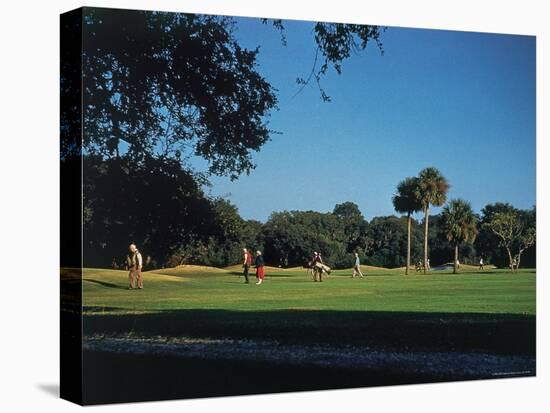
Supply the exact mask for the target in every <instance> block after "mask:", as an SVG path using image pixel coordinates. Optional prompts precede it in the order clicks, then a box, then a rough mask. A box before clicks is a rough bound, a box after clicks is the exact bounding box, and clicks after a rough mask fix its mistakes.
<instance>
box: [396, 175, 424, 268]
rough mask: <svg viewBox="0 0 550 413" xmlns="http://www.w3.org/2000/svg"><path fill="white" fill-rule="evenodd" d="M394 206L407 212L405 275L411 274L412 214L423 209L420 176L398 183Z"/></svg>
mask: <svg viewBox="0 0 550 413" xmlns="http://www.w3.org/2000/svg"><path fill="white" fill-rule="evenodd" d="M392 201H393V207H394V208H395V210H396V211H397V212H399V213H401V214H405V213H406V214H407V266H406V267H405V275H408V274H409V267H410V266H411V222H412V217H411V215H412V214H413V213H415V212H418V211H420V210H422V204H421V203H420V199H419V198H418V178H417V177H414V176H413V177H409V178H405V179H404V180H402V181H401V182H399V184H398V185H397V193H396V194H395V195H394V196H393V198H392Z"/></svg>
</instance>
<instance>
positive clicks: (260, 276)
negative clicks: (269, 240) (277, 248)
mask: <svg viewBox="0 0 550 413" xmlns="http://www.w3.org/2000/svg"><path fill="white" fill-rule="evenodd" d="M254 264H255V266H256V279H257V280H258V281H257V282H256V285H260V284H261V283H262V282H263V281H264V277H265V269H264V257H262V252H261V251H256V261H255V263H254Z"/></svg>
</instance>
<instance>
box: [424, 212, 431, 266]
mask: <svg viewBox="0 0 550 413" xmlns="http://www.w3.org/2000/svg"><path fill="white" fill-rule="evenodd" d="M429 210H430V207H429V206H427V207H426V208H425V209H424V214H425V218H424V274H426V273H427V272H428V217H429Z"/></svg>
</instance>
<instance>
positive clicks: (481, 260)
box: [479, 257, 483, 270]
mask: <svg viewBox="0 0 550 413" xmlns="http://www.w3.org/2000/svg"><path fill="white" fill-rule="evenodd" d="M479 269H480V270H482V269H483V258H482V257H480V258H479Z"/></svg>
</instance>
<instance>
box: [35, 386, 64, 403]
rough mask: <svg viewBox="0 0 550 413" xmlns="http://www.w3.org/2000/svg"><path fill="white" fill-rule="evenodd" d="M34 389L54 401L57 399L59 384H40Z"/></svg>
mask: <svg viewBox="0 0 550 413" xmlns="http://www.w3.org/2000/svg"><path fill="white" fill-rule="evenodd" d="M36 387H38V388H39V389H40V390H42V391H43V392H44V393H46V394H48V395H50V396H52V397H55V398H56V399H57V398H59V384H57V383H41V384H38V385H37V386H36Z"/></svg>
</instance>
